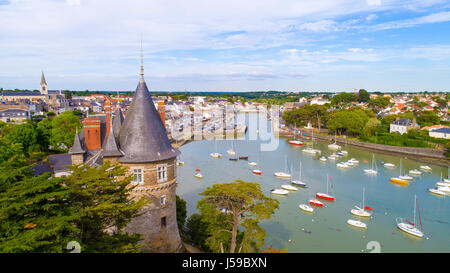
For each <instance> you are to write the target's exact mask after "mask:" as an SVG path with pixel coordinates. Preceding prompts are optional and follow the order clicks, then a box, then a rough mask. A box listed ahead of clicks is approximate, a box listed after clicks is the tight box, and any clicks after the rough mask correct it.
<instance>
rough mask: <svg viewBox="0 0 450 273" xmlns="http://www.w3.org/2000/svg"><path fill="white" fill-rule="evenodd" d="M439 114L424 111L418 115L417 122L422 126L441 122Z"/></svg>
mask: <svg viewBox="0 0 450 273" xmlns="http://www.w3.org/2000/svg"><path fill="white" fill-rule="evenodd" d="M440 120H441V119H440V118H439V116H438V115H437V114H436V113H435V112H433V111H423V112H421V113H420V114H419V116H418V117H417V123H418V124H419V125H420V126H431V125H435V124H439V122H440Z"/></svg>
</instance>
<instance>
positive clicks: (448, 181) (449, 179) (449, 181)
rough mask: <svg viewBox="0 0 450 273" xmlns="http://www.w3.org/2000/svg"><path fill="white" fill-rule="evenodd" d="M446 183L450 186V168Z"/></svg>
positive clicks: (445, 179)
mask: <svg viewBox="0 0 450 273" xmlns="http://www.w3.org/2000/svg"><path fill="white" fill-rule="evenodd" d="M444 182H446V183H449V184H450V167H449V168H448V173H447V178H444Z"/></svg>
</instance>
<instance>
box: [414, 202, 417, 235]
mask: <svg viewBox="0 0 450 273" xmlns="http://www.w3.org/2000/svg"><path fill="white" fill-rule="evenodd" d="M416 202H417V196H416V195H415V194H414V227H416Z"/></svg>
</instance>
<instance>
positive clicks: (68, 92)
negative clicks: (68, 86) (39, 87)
mask: <svg viewBox="0 0 450 273" xmlns="http://www.w3.org/2000/svg"><path fill="white" fill-rule="evenodd" d="M64 97H65V98H66V99H68V100H71V99H72V92H71V91H69V90H66V91H64Z"/></svg>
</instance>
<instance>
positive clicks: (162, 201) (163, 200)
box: [159, 195, 166, 206]
mask: <svg viewBox="0 0 450 273" xmlns="http://www.w3.org/2000/svg"><path fill="white" fill-rule="evenodd" d="M159 202H160V203H161V206H165V205H166V196H165V195H163V196H161V199H160V200H159Z"/></svg>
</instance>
